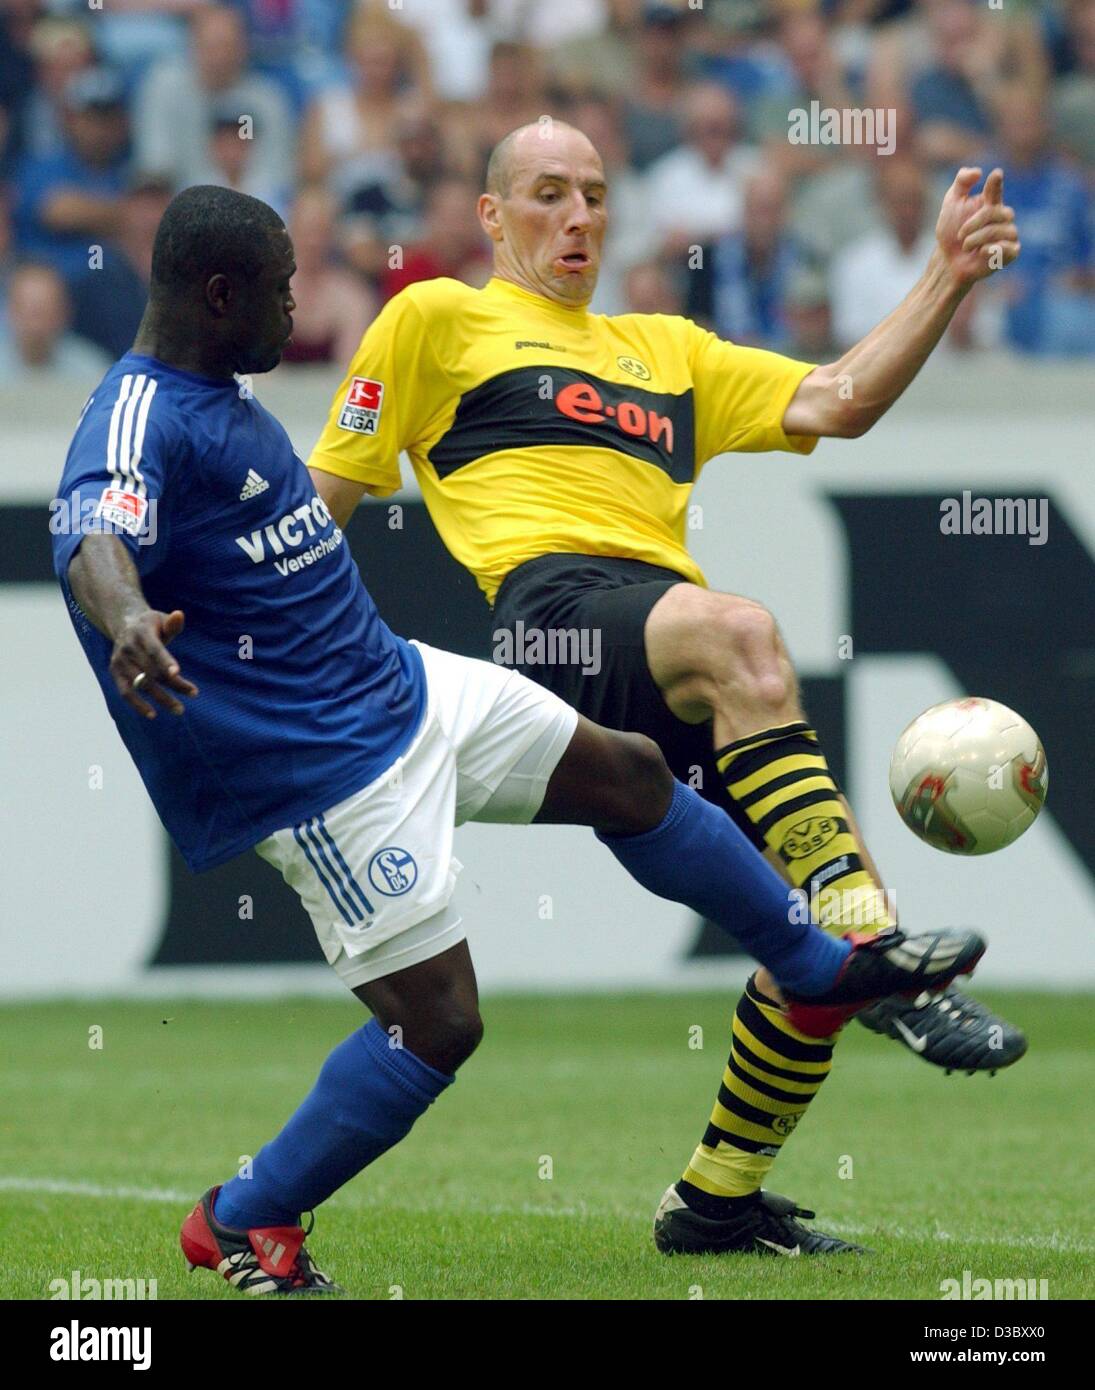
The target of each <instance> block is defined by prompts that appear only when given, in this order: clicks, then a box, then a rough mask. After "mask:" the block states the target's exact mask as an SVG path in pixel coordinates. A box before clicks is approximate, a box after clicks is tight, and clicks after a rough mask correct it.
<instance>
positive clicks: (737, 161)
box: [646, 82, 759, 256]
mask: <svg viewBox="0 0 1095 1390" xmlns="http://www.w3.org/2000/svg"><path fill="white" fill-rule="evenodd" d="M683 111H684V130H685V142H684V144H682V145H680V146H678V147H677V148H676V149H675V150H671V151H670V152H669V154H666V155H663V156H662V157H661V159H658V160H656V161H655V162H654V163H653V164H652V165H651V166H650V168H649V169H648V170H647V173H646V181H647V198H648V199H649V205H650V213H649V215H650V219H651V222H652V224H653V227H654V229H655V231H656V232H657V233H658V237H659V241H660V245H661V249H662V251H663V253H664V254H666V255H669V256H679V255H682V254H683V253H684V252H685V251H686V250H687V249H688V247H689V246H691V245H693V244H695V243H701V242H707V241H711V240H713V239H714V238H715V237H719V236H722V235H723V234H724V233H726V232H730V231H734V230H735V229H736V228H737V227H738V226H740V225H741V210H742V195H743V191H744V188H745V182H746V180H747V179H748V178H749V176H750V175H751V174H753V173H754V172H755V171H756V169H757V167H758V164H759V155H758V153H757V151H756V150H755V149H754V148H753V147H752V146H749V145H743V144H741V143H740V142H739V135H740V120H739V114H738V106H737V103H736V102H735V100H734V98H733V97H732V96H731V94H730V93H729V92H728V91H727V90H726V88H724V87H720V86H718V85H716V84H715V83H713V82H702V83H697V84H696V85H695V86H693V87H691V88H689V89H688V91H687V93H686V96H685V100H684V103H683Z"/></svg>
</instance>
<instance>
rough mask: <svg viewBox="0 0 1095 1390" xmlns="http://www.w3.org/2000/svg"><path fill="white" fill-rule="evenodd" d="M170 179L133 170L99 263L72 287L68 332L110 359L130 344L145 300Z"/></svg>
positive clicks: (168, 194)
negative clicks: (113, 231)
mask: <svg viewBox="0 0 1095 1390" xmlns="http://www.w3.org/2000/svg"><path fill="white" fill-rule="evenodd" d="M171 192H172V189H171V182H170V180H168V179H165V178H162V177H161V178H157V177H155V175H150V174H138V175H136V176H135V177H134V179H133V180H132V181H131V183H130V185H129V187H128V189H127V190H126V194H125V197H124V198H123V199H122V203H121V219H120V223H119V227H118V234H117V236H116V237H115V238H113V239H112V240H111V241H108V242H105V243H104V245H103V254H102V264H101V265H99V264H97V265H95V266H94V267H92V268H89V269H88V270H87V271H86V272H85V274H84V275H83V276H82V277H81V278H80V279H79V280H78V281H77V282H76V284H75V285H74V286H73V288H72V304H73V319H72V329H73V332H74V333H77V334H79V335H80V337H81V338H86V339H87V340H88V341H89V342H92V343H94V344H95V345H96V346H97V347H99V348H102V350H103V351H104V352H106V353H108V354H109V356H110V358H111V360H112V361H115V360H117V359H118V358H119V357H122V356H123V355H124V354H125V353H127V352H128V351H129V349H130V348H131V347H132V346H133V339H134V338H135V337H136V336H137V328H138V325H139V324H140V322H141V315H142V314H143V313H144V310H145V305H146V304H147V302H148V286H149V282H150V281H151V278H152V243H153V241H154V240H155V238H156V228H157V227H158V226H159V225H160V218H161V217H162V216H163V215H164V212H165V211H166V209H167V205H168V203H169V202H170V201H171Z"/></svg>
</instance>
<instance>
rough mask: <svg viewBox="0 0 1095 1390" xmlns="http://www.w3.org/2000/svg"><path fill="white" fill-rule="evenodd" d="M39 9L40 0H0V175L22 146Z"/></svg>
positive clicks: (21, 150) (20, 151)
mask: <svg viewBox="0 0 1095 1390" xmlns="http://www.w3.org/2000/svg"><path fill="white" fill-rule="evenodd" d="M41 11H42V0H0V178H3V177H4V175H5V171H6V169H7V168H8V167H9V166H10V164H11V162H12V161H13V160H14V159H15V158H16V157H17V156H18V155H20V154H22V153H23V150H24V138H25V133H26V106H27V103H28V101H29V100H30V98H31V95H32V94H33V91H34V56H33V53H32V51H31V35H32V34H33V32H34V26H35V23H36V22H37V21H38V18H39V16H40V14H41Z"/></svg>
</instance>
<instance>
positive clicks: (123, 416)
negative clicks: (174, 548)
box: [49, 375, 185, 582]
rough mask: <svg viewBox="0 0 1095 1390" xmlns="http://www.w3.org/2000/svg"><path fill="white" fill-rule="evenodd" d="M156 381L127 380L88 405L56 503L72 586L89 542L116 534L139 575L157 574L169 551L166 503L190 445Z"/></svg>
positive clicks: (64, 568)
mask: <svg viewBox="0 0 1095 1390" xmlns="http://www.w3.org/2000/svg"><path fill="white" fill-rule="evenodd" d="M156 389H157V381H156V378H155V377H143V378H142V377H140V376H137V377H134V376H131V375H129V376H125V377H123V378H121V379H120V380H117V381H115V382H113V383H111V384H109V385H108V387H107V389H106V390H105V391H104V389H103V387H100V388H99V391H98V392H96V394H95V395H94V396H93V397H92V398H91V400H90V401H89V402H88V404H87V405H86V406H85V407H84V414H83V417H82V419H81V421H80V423H79V425H78V426H77V429H76V433H75V435H74V436H73V440H72V444H71V446H70V448H69V452H68V459H67V460H66V463H65V470H64V473H63V475H62V477H61V486H60V488H59V489H58V493H57V496H56V497H55V498H54V499H53V501H52V502H51V503H50V519H49V529H50V533H51V536H50V539H51V541H52V546H53V568H54V572H55V573H56V575H57V577H58V578H59V579H60V580H61V581H62V582H66V581H67V575H68V567H69V565H70V564H71V562H72V557H73V556H74V555H75V554H76V551H77V550H78V549H79V547H80V544H81V542H82V541H83V539H84V537H85V536H88V535H94V534H104V533H105V534H109V535H114V536H117V537H118V539H119V540H120V541H121V543H122V544H123V545H124V546H125V548H126V549H127V550H128V551H129V552H130V554H131V556H132V557H133V563H134V566H135V567H136V570H137V573H138V574H140V575H142V576H145V575H149V574H151V573H153V571H154V570H156V569H157V568H158V567H159V565H160V564H161V563H162V561H163V559H164V556H165V554H166V551H167V545H168V535H169V526H168V508H167V507H166V506H165V505H164V497H165V493H166V492H167V490H168V488H169V486H170V483H171V480H172V478H173V477H174V474H175V470H176V469H177V467H178V466H179V462H180V454H181V451H182V449H183V448H184V447H185V445H184V444H183V442H182V433H183V432H182V430H181V428H179V427H178V426H177V425H176V423H175V420H174V412H171V411H168V410H167V409H166V408H165V406H166V403H165V402H164V401H162V400H160V401H157V398H156Z"/></svg>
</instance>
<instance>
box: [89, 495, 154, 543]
mask: <svg viewBox="0 0 1095 1390" xmlns="http://www.w3.org/2000/svg"><path fill="white" fill-rule="evenodd" d="M147 512H148V498H147V497H138V496H137V494H136V493H135V492H123V491H122V489H121V488H116V487H108V488H107V489H106V490H105V491H104V492H103V495H102V496H101V497H100V498H99V505H98V506H97V507H96V508H95V515H96V517H98V518H101V520H103V521H108V522H109V523H110V524H111V525H112V526H120V527H121V528H122V530H123V531H125V532H126V533H127V535H130V536H138V535H140V533H141V530H142V529H143V527H144V519H145V516H146V514H147Z"/></svg>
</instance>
